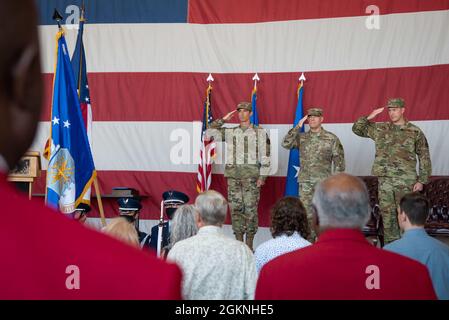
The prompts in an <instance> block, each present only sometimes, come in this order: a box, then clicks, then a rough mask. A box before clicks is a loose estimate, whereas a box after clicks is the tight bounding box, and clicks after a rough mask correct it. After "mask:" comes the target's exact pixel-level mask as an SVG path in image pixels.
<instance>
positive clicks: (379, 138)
mask: <svg viewBox="0 0 449 320" xmlns="http://www.w3.org/2000/svg"><path fill="white" fill-rule="evenodd" d="M352 131H353V132H354V133H355V134H356V135H358V136H360V137H364V138H371V139H372V140H374V142H375V144H376V158H375V159H374V164H373V168H372V172H371V173H372V174H373V175H375V176H378V177H390V178H397V179H401V180H414V181H415V182H421V183H422V184H425V183H427V182H428V181H429V177H430V175H431V173H432V165H431V162H430V153H429V144H428V143H427V139H426V137H425V135H424V133H423V132H422V131H421V129H419V128H418V127H417V126H415V125H414V124H412V123H410V122H408V121H406V122H405V124H404V125H403V126H397V125H394V124H393V123H390V122H388V123H374V122H371V121H369V120H368V119H367V118H366V117H361V118H359V119H358V120H357V121H356V122H355V123H354V125H353V126H352ZM416 156H418V160H419V175H417V174H416V161H417V159H416Z"/></svg>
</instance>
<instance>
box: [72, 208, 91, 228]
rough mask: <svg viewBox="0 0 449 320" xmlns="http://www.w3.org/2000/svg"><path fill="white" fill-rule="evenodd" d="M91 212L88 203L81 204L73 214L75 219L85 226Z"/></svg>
mask: <svg viewBox="0 0 449 320" xmlns="http://www.w3.org/2000/svg"><path fill="white" fill-rule="evenodd" d="M89 211H90V206H89V205H88V204H86V203H80V204H79V205H78V207H76V209H75V211H74V212H73V214H72V215H73V219H74V220H76V221H78V222H79V223H82V224H84V223H85V222H86V220H87V213H88V212H89Z"/></svg>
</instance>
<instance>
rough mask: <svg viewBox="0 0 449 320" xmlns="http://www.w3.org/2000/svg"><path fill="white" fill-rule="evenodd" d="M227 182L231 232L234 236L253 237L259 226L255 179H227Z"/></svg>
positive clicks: (258, 191) (257, 195)
mask: <svg viewBox="0 0 449 320" xmlns="http://www.w3.org/2000/svg"><path fill="white" fill-rule="evenodd" d="M227 181H228V201H229V206H230V208H231V221H232V230H233V231H234V233H236V234H242V235H243V234H245V233H246V234H247V235H255V234H256V232H257V229H258V226H259V219H258V215H257V208H258V206H259V197H260V188H258V187H257V179H255V178H248V179H233V178H228V179H227Z"/></svg>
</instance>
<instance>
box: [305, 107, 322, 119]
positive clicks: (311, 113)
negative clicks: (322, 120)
mask: <svg viewBox="0 0 449 320" xmlns="http://www.w3.org/2000/svg"><path fill="white" fill-rule="evenodd" d="M307 115H308V116H314V117H322V116H323V109H320V108H310V109H309V110H307Z"/></svg>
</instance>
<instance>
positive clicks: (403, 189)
mask: <svg viewBox="0 0 449 320" xmlns="http://www.w3.org/2000/svg"><path fill="white" fill-rule="evenodd" d="M415 182H416V181H415V180H409V181H407V180H405V181H404V180H399V179H395V178H388V177H379V207H380V208H381V211H382V218H383V224H384V240H385V243H390V242H392V241H395V240H397V239H399V238H400V237H401V233H400V230H399V224H398V216H397V207H398V206H399V201H400V200H401V198H402V197H403V196H404V195H405V194H406V193H409V192H412V190H413V185H414V184H415Z"/></svg>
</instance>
